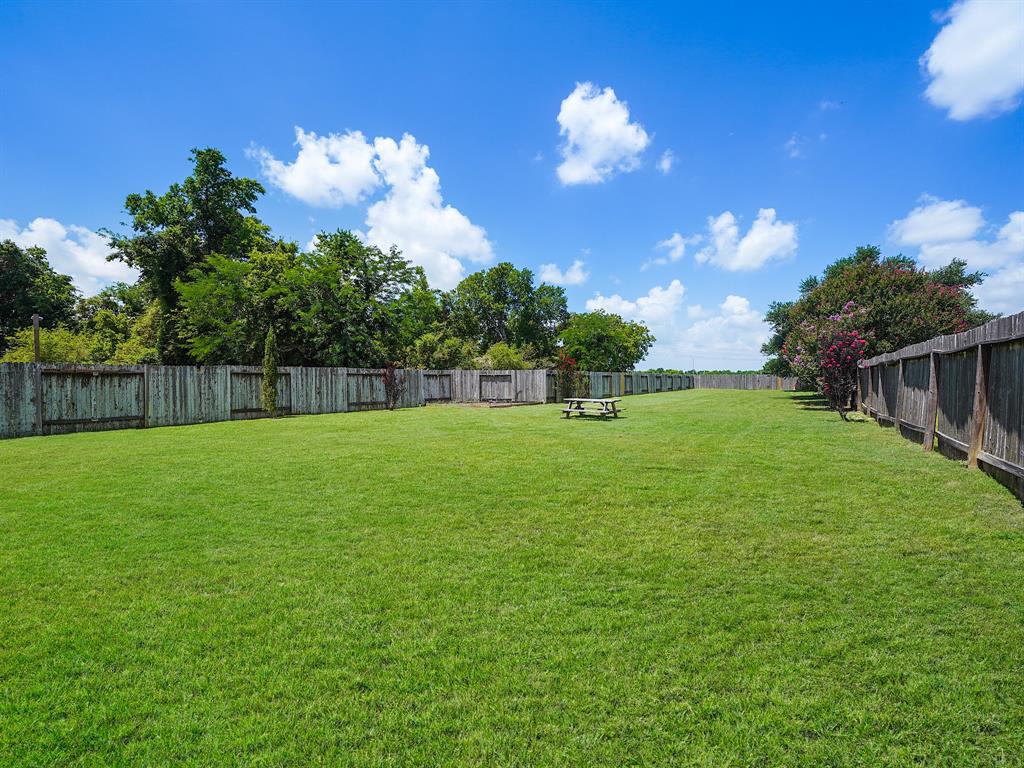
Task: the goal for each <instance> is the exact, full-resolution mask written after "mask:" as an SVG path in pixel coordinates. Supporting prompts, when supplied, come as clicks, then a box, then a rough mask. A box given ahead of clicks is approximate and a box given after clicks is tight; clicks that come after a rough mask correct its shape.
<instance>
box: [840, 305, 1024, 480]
mask: <svg viewBox="0 0 1024 768" xmlns="http://www.w3.org/2000/svg"><path fill="white" fill-rule="evenodd" d="M857 398H858V402H859V404H860V408H861V410H862V411H863V412H864V413H866V414H868V415H870V416H872V417H874V418H875V419H876V420H877V421H878V423H879V424H883V425H890V426H895V427H896V428H898V429H899V430H900V433H901V434H902V435H903V436H904V437H907V438H908V439H911V440H915V441H918V442H920V443H922V445H923V447H924V450H926V451H930V450H932V449H933V447H934V446H935V445H938V448H939V451H941V452H942V453H943V455H945V456H948V457H950V458H954V459H961V460H962V459H966V460H967V464H968V466H970V467H977V468H980V469H982V470H983V471H985V472H987V473H988V474H990V475H992V476H994V477H995V478H996V479H998V480H999V481H1000V482H1002V483H1003V484H1005V485H1007V486H1008V487H1009V488H1011V489H1012V490H1013V491H1014V493H1015V494H1016V495H1017V496H1018V498H1020V499H1022V500H1024V442H1022V439H1021V435H1022V433H1024V312H1021V313H1019V314H1016V315H1011V316H1009V317H1002V318H999V319H997V320H993V321H992V322H990V323H986V324H985V325H982V326H979V327H977V328H973V329H971V330H969V331H965V332H963V333H957V334H953V335H950V336H938V337H936V338H934V339H931V340H929V341H925V342H922V343H920V344H913V345H911V346H909V347H904V348H903V349H900V350H897V351H896V352H892V353H889V354H886V355H879V356H878V357H873V358H871V359H870V360H865V361H864V362H863V363H862V364H861V369H860V373H859V377H858V381H857Z"/></svg>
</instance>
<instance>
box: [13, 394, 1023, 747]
mask: <svg viewBox="0 0 1024 768" xmlns="http://www.w3.org/2000/svg"><path fill="white" fill-rule="evenodd" d="M624 404H625V406H626V408H627V410H626V417H625V418H622V419H619V420H617V421H607V422H599V421H587V420H571V421H565V420H564V419H562V418H560V414H559V413H558V410H557V409H558V407H559V406H555V405H549V406H538V407H529V408H508V409H486V408H460V407H440V406H439V407H430V408H420V409H415V410H406V411H396V412H393V413H389V412H370V413H350V414H336V415H330V416H309V417H301V418H291V419H281V420H274V421H269V420H265V421H248V422H234V423H223V424H209V425H200V426H193V427H175V428H169V429H153V430H145V431H122V432H106V433H94V434H80V435H66V436H61V437H46V438H29V439H23V440H10V441H5V442H3V443H0V765H4V766H15V765H25V766H43V765H64V764H73V765H90V766H92V765H153V766H161V765H169V764H192V765H203V766H205V765H211V764H246V765H281V766H292V765H304V764H314V765H320V764H323V765H373V766H378V765H448V764H456V765H608V766H620V765H650V764H655V763H658V764H673V765H707V766H723V765H764V766H775V765H794V764H801V765H812V766H822V765H866V766H873V765H881V764H887V765H1021V764H1022V762H1024V510H1022V507H1021V504H1020V502H1019V501H1017V500H1015V499H1014V498H1013V496H1012V495H1011V494H1010V493H1009V492H1008V491H1006V490H1005V489H1003V488H1002V487H1001V486H999V485H998V484H996V483H995V482H994V481H992V480H991V479H989V478H988V477H986V476H985V475H984V474H982V473H981V472H978V471H968V470H967V469H966V468H965V467H964V465H962V464H959V463H956V462H952V461H949V460H947V459H944V458H942V457H941V456H938V455H937V454H925V453H923V452H922V451H921V450H920V447H919V446H917V445H915V444H913V443H910V442H908V441H905V440H903V439H901V438H899V437H898V436H897V435H896V434H895V433H894V432H893V431H892V430H883V429H881V428H879V427H878V426H876V425H875V424H874V423H872V422H866V421H861V422H859V423H851V424H844V423H842V422H841V421H840V419H839V418H838V416H836V415H835V414H832V413H827V412H824V411H822V410H820V409H817V408H814V407H811V406H812V403H811V402H810V401H808V400H807V399H806V396H797V397H794V396H792V395H790V394H786V393H781V392H727V391H709V390H700V391H690V392H673V393H665V394H659V395H648V396H643V397H634V398H628V399H627V400H626V401H625V403H624Z"/></svg>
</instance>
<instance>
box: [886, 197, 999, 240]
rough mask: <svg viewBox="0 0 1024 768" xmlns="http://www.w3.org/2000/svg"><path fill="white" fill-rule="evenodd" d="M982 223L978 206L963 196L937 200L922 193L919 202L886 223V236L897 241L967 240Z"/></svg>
mask: <svg viewBox="0 0 1024 768" xmlns="http://www.w3.org/2000/svg"><path fill="white" fill-rule="evenodd" d="M984 223H985V219H984V217H983V216H982V215H981V209H980V208H975V207H974V206H971V205H968V204H967V203H965V202H964V201H963V200H939V199H938V198H937V197H932V196H930V195H925V196H923V197H922V198H921V205H919V206H917V207H916V208H914V210H912V211H911V212H910V213H909V214H907V216H906V217H904V218H902V219H898V220H897V221H894V222H893V223H892V224H891V225H889V238H890V239H891V240H893V241H894V242H896V243H899V244H900V245H922V244H924V243H944V242H947V241H949V240H966V239H968V238H971V237H974V235H975V233H976V232H977V231H978V230H979V229H981V228H982V226H983V225H984Z"/></svg>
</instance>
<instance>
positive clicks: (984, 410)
mask: <svg viewBox="0 0 1024 768" xmlns="http://www.w3.org/2000/svg"><path fill="white" fill-rule="evenodd" d="M987 372H988V347H986V346H985V345H983V344H979V345H978V360H977V364H976V368H975V373H974V411H973V413H972V414H971V445H970V448H969V449H968V451H967V466H968V467H973V468H977V466H978V452H979V451H980V450H981V441H982V440H984V439H985V417H986V416H987V415H988V386H987V384H986V382H985V378H986V377H985V374H986V373H987Z"/></svg>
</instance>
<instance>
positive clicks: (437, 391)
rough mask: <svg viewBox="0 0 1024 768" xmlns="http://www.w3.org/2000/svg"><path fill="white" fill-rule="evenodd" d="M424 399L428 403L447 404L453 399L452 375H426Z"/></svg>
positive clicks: (424, 379) (424, 376)
mask: <svg viewBox="0 0 1024 768" xmlns="http://www.w3.org/2000/svg"><path fill="white" fill-rule="evenodd" d="M423 399H424V400H425V401H426V402H428V403H446V402H449V401H451V399H452V375H451V374H450V373H424V374H423Z"/></svg>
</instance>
